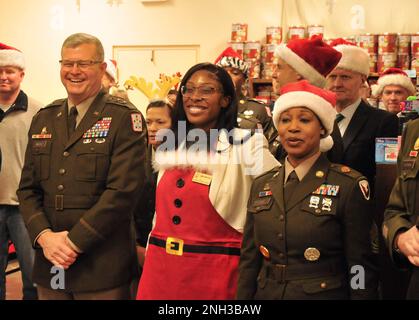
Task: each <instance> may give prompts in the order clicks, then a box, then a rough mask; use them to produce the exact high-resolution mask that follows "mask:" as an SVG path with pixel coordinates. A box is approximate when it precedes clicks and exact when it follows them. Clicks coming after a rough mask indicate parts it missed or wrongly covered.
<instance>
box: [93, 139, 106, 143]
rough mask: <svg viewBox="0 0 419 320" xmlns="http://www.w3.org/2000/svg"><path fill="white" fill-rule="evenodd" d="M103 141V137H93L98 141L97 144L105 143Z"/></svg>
mask: <svg viewBox="0 0 419 320" xmlns="http://www.w3.org/2000/svg"><path fill="white" fill-rule="evenodd" d="M105 141H106V139H104V138H98V139H95V142H96V143H99V144H102V143H105Z"/></svg>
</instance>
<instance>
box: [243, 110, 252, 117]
mask: <svg viewBox="0 0 419 320" xmlns="http://www.w3.org/2000/svg"><path fill="white" fill-rule="evenodd" d="M243 114H244V115H245V116H248V117H251V116H253V114H254V112H253V110H246V111H244V112H243Z"/></svg>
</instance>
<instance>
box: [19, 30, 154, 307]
mask: <svg viewBox="0 0 419 320" xmlns="http://www.w3.org/2000/svg"><path fill="white" fill-rule="evenodd" d="M61 55H62V60H61V61H60V63H61V72H60V73H61V81H62V83H63V85H64V86H65V88H66V90H67V94H68V98H67V99H62V100H57V101H54V102H53V103H52V104H50V105H48V106H47V107H45V108H43V109H41V110H40V111H39V112H38V113H37V114H36V115H35V117H34V119H33V121H32V125H31V128H30V130H29V143H28V148H27V150H26V158H25V165H24V168H23V172H22V178H21V181H20V186H19V190H18V197H19V200H20V208H21V210H22V214H23V218H24V220H25V224H26V226H27V228H28V231H29V235H30V238H31V241H32V243H33V245H34V247H35V248H36V256H35V266H34V270H33V280H34V282H35V283H36V284H37V289H38V295H39V298H40V299H52V300H57V299H59V300H72V299H128V298H130V291H129V287H130V283H131V281H132V280H133V278H134V277H135V276H136V275H137V273H138V267H137V261H136V259H137V258H136V251H135V232H134V225H133V216H132V209H133V207H134V205H133V204H135V201H136V199H137V197H138V194H139V193H140V191H141V188H142V183H143V180H144V157H145V150H146V128H145V127H144V124H145V123H144V120H143V117H142V115H141V113H140V112H139V111H138V110H137V109H136V108H135V107H134V106H133V105H132V104H130V103H128V102H126V101H125V100H122V99H120V98H117V97H113V96H109V95H107V94H106V93H105V92H104V91H103V90H101V79H102V76H103V74H104V72H105V69H106V63H104V53H103V47H102V44H101V42H100V41H99V39H97V38H96V37H94V36H91V35H88V34H83V33H77V34H73V35H71V36H69V37H68V38H67V39H66V40H65V41H64V44H63V46H62V50H61ZM53 267H57V268H58V269H57V268H53ZM63 269H64V271H63ZM59 270H61V272H60V271H59Z"/></svg>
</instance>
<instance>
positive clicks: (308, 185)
mask: <svg viewBox="0 0 419 320" xmlns="http://www.w3.org/2000/svg"><path fill="white" fill-rule="evenodd" d="M335 99H336V98H335V95H334V94H333V93H331V92H330V91H326V90H323V89H320V88H317V87H315V86H312V85H310V84H309V83H308V81H306V80H304V81H299V82H296V83H290V84H288V85H286V86H284V87H283V89H282V90H281V96H280V98H279V99H278V100H277V101H276V103H275V108H274V114H273V119H274V124H275V126H276V128H277V129H278V132H279V136H280V138H281V143H282V145H283V146H284V148H285V149H286V151H287V154H288V156H287V158H286V161H285V165H284V166H283V167H280V168H275V169H273V170H271V171H269V172H268V173H265V174H264V175H261V176H259V177H258V178H256V180H255V181H254V182H253V185H252V189H251V193H250V198H249V202H248V214H247V221H246V225H245V229H244V234H243V244H242V252H241V259H240V267H239V272H240V273H239V283H238V294H237V297H238V298H239V299H371V298H375V296H376V270H375V266H374V263H373V256H372V252H371V242H370V229H371V223H372V218H373V216H372V214H373V210H372V205H371V203H370V200H369V199H370V194H369V186H368V182H367V180H366V178H365V177H363V176H362V175H361V174H359V173H358V172H356V171H354V170H352V169H350V168H348V167H345V166H341V165H337V164H332V163H330V162H329V161H328V160H327V158H326V157H325V155H323V154H321V153H320V151H319V146H320V140H321V139H328V140H329V141H330V133H331V131H332V129H333V122H334V119H335V115H336V112H335V110H334V108H333V106H334V104H335Z"/></svg>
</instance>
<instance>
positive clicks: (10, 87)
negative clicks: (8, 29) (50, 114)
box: [0, 43, 42, 300]
mask: <svg viewBox="0 0 419 320" xmlns="http://www.w3.org/2000/svg"><path fill="white" fill-rule="evenodd" d="M24 76H25V61H24V56H23V53H22V52H20V51H19V50H18V49H16V48H13V47H10V46H8V45H5V44H3V43H0V149H1V150H2V153H3V161H2V164H1V170H0V300H1V299H5V296H6V292H5V290H6V274H5V272H6V267H7V258H8V241H9V239H11V240H12V241H13V244H14V246H15V249H16V253H17V258H18V261H19V266H20V270H21V271H22V282H23V288H22V289H23V299H36V298H37V293H36V288H35V287H34V285H33V283H32V268H33V263H34V251H33V248H32V245H31V241H30V240H29V235H28V231H27V230H26V227H25V224H24V222H23V218H22V215H21V213H20V211H19V201H18V198H17V195H16V190H17V188H18V186H19V180H20V174H21V172H22V166H23V162H24V157H25V150H26V146H27V144H28V131H29V127H30V124H31V121H32V117H33V116H34V115H35V114H36V113H37V112H38V110H39V109H40V108H41V106H42V105H41V103H40V102H37V101H35V100H33V99H32V98H30V97H28V96H27V95H26V93H25V92H23V90H21V88H20V85H21V83H22V81H23V78H24Z"/></svg>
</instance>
